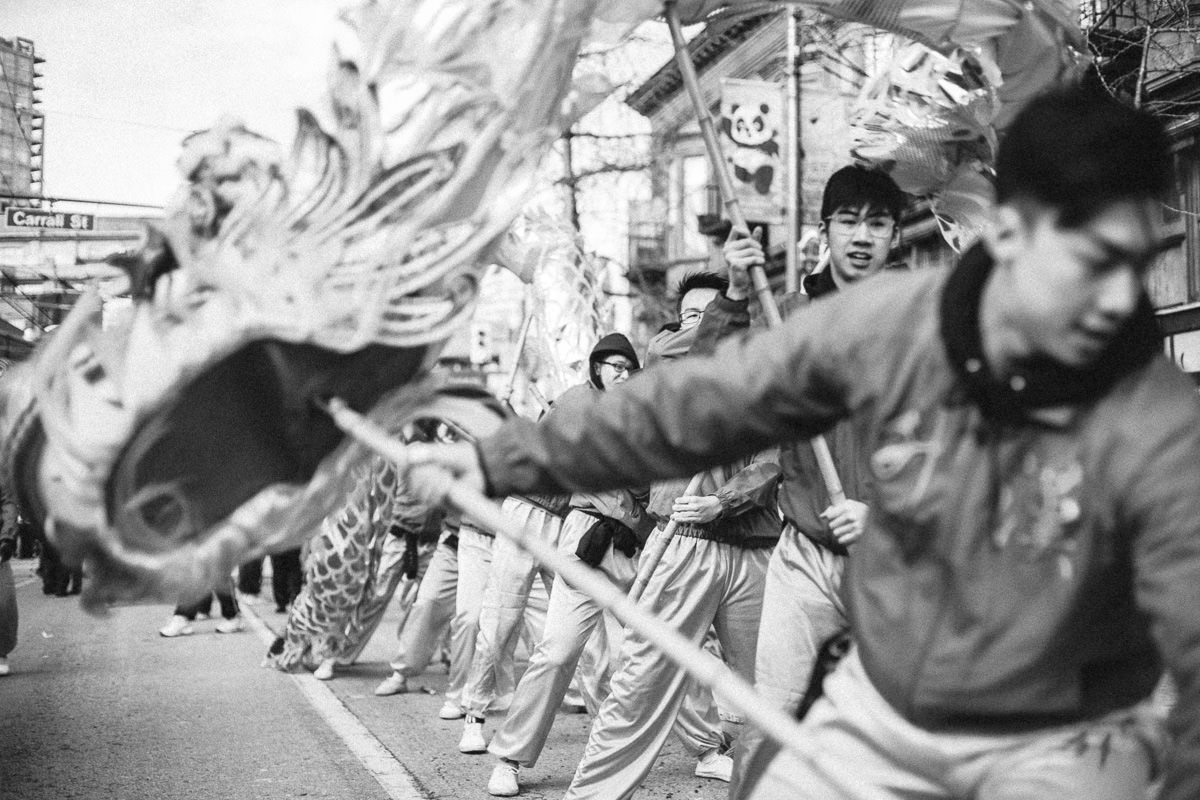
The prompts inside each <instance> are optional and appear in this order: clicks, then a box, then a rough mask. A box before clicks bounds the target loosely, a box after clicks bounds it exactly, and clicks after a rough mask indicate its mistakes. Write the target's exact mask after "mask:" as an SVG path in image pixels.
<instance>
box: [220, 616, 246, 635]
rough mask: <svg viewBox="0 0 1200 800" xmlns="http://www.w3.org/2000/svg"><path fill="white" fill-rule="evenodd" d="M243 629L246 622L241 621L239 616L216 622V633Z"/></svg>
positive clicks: (236, 631)
mask: <svg viewBox="0 0 1200 800" xmlns="http://www.w3.org/2000/svg"><path fill="white" fill-rule="evenodd" d="M244 630H246V623H244V622H242V618H241V617H233V618H232V619H223V620H221V621H220V622H218V623H217V633H239V632H241V631H244Z"/></svg>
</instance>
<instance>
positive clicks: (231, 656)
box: [0, 560, 726, 800]
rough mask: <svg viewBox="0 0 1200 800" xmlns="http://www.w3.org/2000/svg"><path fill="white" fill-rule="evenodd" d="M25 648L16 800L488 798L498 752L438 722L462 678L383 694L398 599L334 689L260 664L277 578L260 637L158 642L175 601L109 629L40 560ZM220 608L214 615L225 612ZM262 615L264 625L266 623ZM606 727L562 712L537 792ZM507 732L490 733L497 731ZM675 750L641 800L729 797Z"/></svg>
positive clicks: (122, 613) (673, 745)
mask: <svg viewBox="0 0 1200 800" xmlns="http://www.w3.org/2000/svg"><path fill="white" fill-rule="evenodd" d="M12 563H13V566H14V572H15V574H16V580H17V587H18V588H17V599H18V605H19V608H20V615H21V625H20V641H19V642H18V644H17V648H16V650H14V651H13V653H12V654H10V657H9V663H10V664H11V665H12V674H11V675H9V676H7V677H3V678H0V800H74V799H76V798H79V799H80V800H84V799H86V800H91V798H115V799H116V800H142V799H143V798H145V800H193V799H194V800H201V798H203V800H258V799H259V798H296V797H304V798H335V799H340V798H353V799H354V800H399V799H401V798H403V800H413V799H415V798H486V797H488V796H489V795H488V794H487V792H486V790H485V788H484V787H485V785H486V783H487V778H488V775H489V774H490V773H491V769H492V765H493V757H492V756H490V755H479V756H466V755H462V754H460V753H458V751H457V744H458V737H459V735H460V734H461V732H462V723H461V721H456V722H443V721H442V720H439V719H438V718H437V710H438V708H439V707H440V706H441V702H442V699H441V694H440V693H441V691H442V689H443V688H444V685H445V680H446V675H445V670H444V668H443V667H441V666H434V667H432V668H431V669H430V670H429V671H428V672H427V673H426V674H425V675H424V676H422V677H421V678H419V679H417V680H416V681H414V682H413V683H412V684H411V685H412V686H413V687H414V688H415V691H411V692H410V693H409V694H405V695H396V696H393V697H375V696H374V695H373V694H372V690H373V689H374V687H375V685H376V684H377V683H378V682H379V681H380V680H381V679H382V678H383V677H384V676H386V675H387V674H388V673H389V672H390V669H389V668H388V666H387V661H388V659H389V658H391V656H392V654H393V650H394V648H395V624H396V617H395V616H394V609H395V604H394V603H393V607H392V609H389V613H388V616H387V617H385V619H384V622H383V624H382V625H381V626H380V629H379V632H378V633H377V634H376V636H375V638H374V639H373V640H372V642H371V643H370V644H369V645H368V647H367V649H366V651H365V652H364V653H363V656H362V658H361V660H360V662H359V663H358V664H355V665H353V666H350V667H345V668H341V669H340V670H339V672H338V673H337V676H336V677H335V679H334V680H332V681H329V682H325V683H322V682H320V681H317V680H316V679H314V678H312V676H311V675H309V674H307V673H303V674H300V675H295V676H292V675H287V674H285V673H282V672H278V671H276V670H272V669H264V668H263V667H261V666H260V663H261V661H262V657H263V655H264V654H265V652H266V643H265V642H267V641H269V638H270V633H269V631H268V630H267V629H266V627H264V626H270V627H271V628H276V629H278V628H281V627H282V625H283V622H284V616H283V615H282V614H277V613H275V610H274V603H273V602H272V601H271V600H270V598H269V594H270V589H269V581H268V587H267V588H265V589H264V594H263V597H262V598H261V599H260V598H248V602H243V614H244V615H245V616H246V617H247V621H248V623H250V624H249V625H248V628H247V630H246V631H245V632H243V633H238V634H229V635H221V634H217V633H215V632H214V630H213V627H214V625H215V621H212V620H210V621H205V622H197V623H195V626H194V627H195V629H196V632H195V634H193V635H192V636H185V637H180V638H176V639H164V638H162V637H160V636H159V635H158V628H160V627H161V626H162V625H163V624H164V623H165V622H166V621H167V619H169V617H170V614H171V608H170V607H169V606H165V605H131V606H121V607H116V608H113V610H112V613H111V614H110V615H109V616H108V617H106V618H98V617H92V616H89V615H88V614H86V613H85V612H84V611H83V609H82V608H81V607H80V605H79V598H77V597H68V598H58V597H48V596H46V595H44V594H42V589H41V581H40V579H38V578H37V576H36V575H34V574H33V569H34V566H35V564H36V562H35V561H32V560H14V561H13V562H12ZM214 610H215V604H214ZM260 620H261V622H260ZM589 724H590V720H589V717H588V716H587V715H585V714H559V716H558V719H557V721H556V723H555V728H554V731H553V732H552V733H551V736H550V741H549V743H548V746H547V749H546V752H545V753H544V755H543V757H542V760H541V761H539V762H538V764H537V766H536V767H534V768H532V769H525V770H522V772H521V774H522V783H523V786H524V787H525V791H524V793H523V794H522V796H523V797H527V798H534V799H535V800H536V799H538V798H558V797H561V796H562V794H563V792H564V791H565V790H566V787H567V785H568V784H569V783H570V779H571V776H572V775H573V774H574V771H575V766H576V764H577V763H578V760H579V756H580V755H581V754H582V752H583V747H584V744H585V743H586V741H587V733H588V726H589ZM492 732H493V726H492V724H491V723H489V724H488V726H487V735H488V736H489V738H490V736H491V734H492ZM694 766H695V761H694V760H693V759H691V758H690V757H688V756H687V754H686V753H685V752H684V751H683V749H682V748H681V747H680V746H679V744H678V742H676V741H675V740H674V739H673V738H672V739H670V740H669V741H668V743H667V747H666V749H665V750H664V752H663V756H662V757H661V758H660V759H659V761H658V764H657V765H656V766H655V769H654V771H653V772H652V774H651V776H650V778H649V779H648V780H647V782H646V783H645V784H644V786H643V788H642V790H641V791H640V792H639V795H638V796H639V797H645V798H664V800H665V799H667V798H670V799H672V800H682V798H693V799H694V800H718V798H724V797H725V788H726V785H725V784H723V783H720V782H716V781H709V780H701V779H698V778H696V777H694V776H693V775H692V769H693V768H694Z"/></svg>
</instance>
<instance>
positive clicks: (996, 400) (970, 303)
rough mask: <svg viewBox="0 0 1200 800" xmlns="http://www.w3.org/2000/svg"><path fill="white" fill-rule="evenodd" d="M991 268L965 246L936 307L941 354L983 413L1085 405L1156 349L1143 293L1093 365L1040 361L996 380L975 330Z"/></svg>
mask: <svg viewBox="0 0 1200 800" xmlns="http://www.w3.org/2000/svg"><path fill="white" fill-rule="evenodd" d="M992 266H993V264H992V259H991V256H990V255H989V254H988V253H987V251H986V250H985V249H984V248H983V246H982V245H978V244H977V245H975V246H974V247H972V248H971V249H970V250H968V251H967V253H966V254H965V255H964V256H963V257H962V260H961V261H959V263H958V266H957V267H955V268H954V271H953V272H951V274H950V276H949V278H948V279H947V280H946V283H945V285H944V287H943V290H942V297H941V303H940V307H939V312H940V320H939V323H940V330H941V336H942V345H943V347H945V350H946V355H947V357H948V358H949V359H950V363H951V365H952V366H953V368H954V371H955V373H956V374H957V375H958V377H959V379H960V381H961V382H962V383H963V385H964V386H965V388H966V392H967V395H968V397H969V398H970V400H971V401H972V402H973V403H975V404H976V405H977V406H978V407H979V409H980V410H981V411H982V412H983V414H984V415H985V416H987V417H992V418H997V419H1006V418H1007V419H1013V418H1018V417H1028V416H1035V417H1038V418H1041V417H1044V416H1047V414H1048V412H1051V410H1052V409H1053V408H1055V407H1063V406H1079V405H1083V404H1085V403H1090V402H1092V401H1094V400H1097V399H1099V398H1100V397H1102V396H1104V394H1105V393H1107V392H1108V390H1109V389H1110V388H1112V386H1113V384H1115V383H1116V382H1117V381H1118V380H1120V379H1121V378H1123V377H1124V376H1126V375H1128V374H1129V373H1131V372H1133V371H1134V370H1136V369H1138V368H1140V367H1142V366H1143V365H1145V364H1146V363H1147V362H1148V361H1149V360H1150V359H1151V358H1152V357H1153V356H1154V355H1155V354H1156V353H1159V352H1161V351H1162V338H1161V333H1160V332H1159V330H1158V325H1157V323H1156V322H1155V320H1154V310H1153V307H1152V306H1151V305H1150V300H1149V298H1148V297H1146V295H1145V293H1144V292H1143V293H1142V296H1141V298H1140V300H1139V302H1138V308H1137V310H1136V311H1135V312H1134V314H1133V316H1131V317H1130V318H1129V320H1128V321H1127V322H1126V323H1125V325H1124V327H1123V328H1122V329H1121V331H1120V332H1119V333H1118V334H1117V336H1116V337H1115V338H1114V339H1113V341H1112V342H1111V343H1110V344H1109V346H1108V347H1107V349H1105V351H1104V352H1103V353H1102V354H1101V356H1100V357H1099V358H1098V359H1096V361H1095V363H1094V364H1092V365H1090V366H1088V367H1085V368H1082V369H1075V368H1072V367H1067V366H1064V365H1062V364H1060V363H1058V362H1056V361H1052V360H1050V359H1042V360H1040V361H1037V362H1031V363H1028V364H1024V365H1022V366H1021V368H1020V369H1019V370H1018V371H1017V372H1014V373H1013V374H1012V375H1010V376H1007V377H1006V378H1005V379H1004V380H1000V379H997V378H996V377H994V376H993V375H992V371H991V369H990V368H989V367H988V362H987V358H986V357H985V356H984V352H983V337H982V334H981V332H980V329H979V304H980V301H981V299H982V297H983V287H984V285H985V284H986V283H987V278H988V276H989V275H990V274H991V272H992ZM1050 416H1053V413H1050Z"/></svg>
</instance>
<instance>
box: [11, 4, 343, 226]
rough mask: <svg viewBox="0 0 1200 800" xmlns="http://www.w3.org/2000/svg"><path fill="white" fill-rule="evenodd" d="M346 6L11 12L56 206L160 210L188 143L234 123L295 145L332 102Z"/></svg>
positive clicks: (60, 7)
mask: <svg viewBox="0 0 1200 800" xmlns="http://www.w3.org/2000/svg"><path fill="white" fill-rule="evenodd" d="M340 5H341V4H340V3H338V2H337V0H111V1H108V0H106V1H105V2H98V1H97V0H0V36H2V37H4V38H12V37H14V36H22V37H26V38H29V39H32V40H33V41H34V45H35V47H36V49H37V54H38V55H39V56H41V57H42V58H44V59H46V63H45V64H43V65H42V66H41V70H42V72H43V73H44V74H45V77H43V78H42V81H41V83H42V87H43V90H42V95H41V96H42V108H43V111H44V112H45V115H46V138H45V142H46V143H45V193H46V194H47V195H51V196H58V197H82V198H89V199H98V200H121V201H127V202H139V203H152V204H161V203H162V202H163V201H164V200H165V199H166V198H167V197H168V196H169V195H170V194H171V192H172V191H173V190H174V188H175V187H176V186H177V185H178V184H179V183H180V179H179V177H178V174H177V173H176V171H175V159H176V157H177V156H178V154H179V142H180V140H181V139H182V138H183V136H184V135H186V134H187V133H188V132H190V131H193V130H199V129H203V128H208V127H210V126H211V125H212V124H213V123H214V122H215V121H216V119H217V118H218V117H219V116H221V115H222V114H231V115H233V116H236V117H239V118H241V119H242V120H244V121H245V122H246V124H247V125H248V126H249V127H251V128H252V129H254V130H257V131H259V132H261V133H264V134H267V135H269V136H272V137H273V138H276V139H279V140H281V141H282V142H284V143H290V141H291V138H292V131H293V119H294V117H293V113H294V109H295V108H296V107H297V106H301V105H303V106H310V107H311V106H315V105H317V104H319V103H320V102H321V96H322V91H323V89H324V83H325V73H326V68H327V66H328V63H329V53H330V45H331V43H332V37H333V31H334V27H335V20H336V15H337V10H338V8H339V7H340Z"/></svg>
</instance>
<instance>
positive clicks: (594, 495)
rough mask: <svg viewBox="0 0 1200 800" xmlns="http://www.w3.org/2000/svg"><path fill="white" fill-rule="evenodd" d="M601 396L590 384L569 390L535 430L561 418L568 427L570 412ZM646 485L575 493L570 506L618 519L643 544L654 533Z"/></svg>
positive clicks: (571, 415) (561, 396)
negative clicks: (565, 421) (647, 502)
mask: <svg viewBox="0 0 1200 800" xmlns="http://www.w3.org/2000/svg"><path fill="white" fill-rule="evenodd" d="M601 394H603V392H601V391H600V390H599V389H596V388H594V387H592V385H591V384H580V385H579V386H574V387H572V388H570V389H567V391H565V392H563V393H562V394H561V395H560V396H559V398H558V399H557V400H556V401H555V408H556V411H555V413H554V414H549V415H547V417H546V419H545V420H543V422H542V423H539V424H537V425H535V427H541V426H544V425H547V424H552V423H553V421H554V420H556V419H558V418H559V417H565V418H566V419H567V423H565V424H566V425H568V426H569V424H570V420H571V419H575V418H577V417H576V416H575V415H574V414H572V413H571V409H573V408H577V407H583V408H586V407H587V405H588V402H589V401H590V400H591V399H592V398H593V397H594V396H598V395H601ZM618 483H622V484H624V483H625V482H624V481H618ZM630 485H633V484H630ZM644 486H645V482H641V486H635V488H618V489H612V490H609V491H605V492H585V491H576V492H573V493H572V494H571V502H570V507H571V508H573V509H575V510H578V511H588V512H592V513H594V514H600V515H601V516H605V517H609V518H610V519H615V520H616V521H617V522H620V523H621V524H623V525H625V526H627V527H629V528H630V529H632V530H633V532H634V533H636V534H637V537H638V539H639V540H640V541H643V542H644V541H645V540H646V538H647V537H649V535H650V532H651V531H653V530H654V520H653V519H652V518H651V517H650V516H649V515H648V514H647V513H646V507H645V502H646V490H645V488H644Z"/></svg>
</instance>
